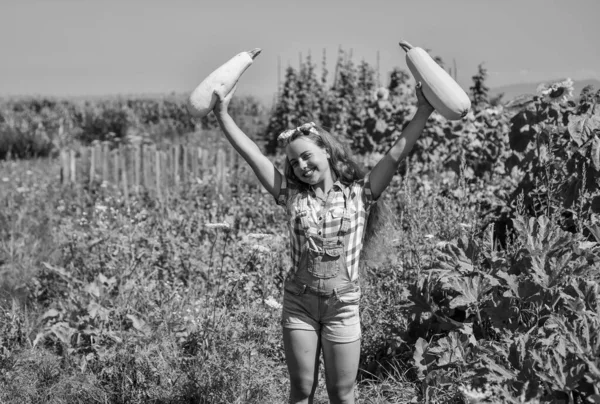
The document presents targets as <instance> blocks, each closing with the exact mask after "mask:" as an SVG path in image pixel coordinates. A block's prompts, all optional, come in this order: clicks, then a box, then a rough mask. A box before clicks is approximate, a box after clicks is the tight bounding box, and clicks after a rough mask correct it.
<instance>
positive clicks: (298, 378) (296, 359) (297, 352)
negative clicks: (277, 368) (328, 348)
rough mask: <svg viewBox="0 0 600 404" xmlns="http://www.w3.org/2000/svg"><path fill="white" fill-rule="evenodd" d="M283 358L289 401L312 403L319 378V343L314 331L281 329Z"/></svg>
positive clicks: (317, 335)
mask: <svg viewBox="0 0 600 404" xmlns="http://www.w3.org/2000/svg"><path fill="white" fill-rule="evenodd" d="M283 347H284V350H285V360H286V362H287V367H288V371H289V373H290V387H291V388H290V401H289V402H290V403H293V404H295V403H309V404H310V403H312V402H313V398H314V396H315V390H316V389H317V384H318V380H319V377H318V376H319V355H320V351H321V344H320V341H319V334H318V333H317V332H316V331H307V330H290V329H287V328H284V329H283Z"/></svg>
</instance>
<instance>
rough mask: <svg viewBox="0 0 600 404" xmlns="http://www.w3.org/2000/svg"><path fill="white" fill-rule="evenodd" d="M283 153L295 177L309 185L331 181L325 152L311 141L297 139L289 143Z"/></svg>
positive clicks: (327, 155)
mask: <svg viewBox="0 0 600 404" xmlns="http://www.w3.org/2000/svg"><path fill="white" fill-rule="evenodd" d="M285 153H286V155H287V158H288V160H289V162H290V166H291V167H292V170H293V171H294V174H295V175H296V177H297V178H298V179H299V180H301V181H302V182H305V183H307V184H310V185H318V184H320V183H322V182H324V181H331V180H332V173H331V168H330V166H329V160H328V158H329V154H328V153H327V150H325V149H323V148H321V147H319V146H317V145H316V144H315V143H314V142H313V141H311V140H309V139H307V138H303V137H298V138H297V139H295V140H293V141H292V142H290V143H289V144H288V145H287V146H286V148H285Z"/></svg>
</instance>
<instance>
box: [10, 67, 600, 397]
mask: <svg viewBox="0 0 600 404" xmlns="http://www.w3.org/2000/svg"><path fill="white" fill-rule="evenodd" d="M308 66H310V64H308ZM342 67H344V66H342ZM367 67H368V66H367ZM367 67H365V66H363V67H362V69H363V70H361V68H360V67H359V68H358V70H356V71H358V72H359V73H360V72H361V71H364V70H365V69H366V68H367ZM346 68H348V66H346ZM366 71H368V69H366ZM303 72H304V73H303ZM291 73H293V72H290V71H288V75H287V76H286V86H285V88H284V92H283V94H282V96H281V97H282V98H283V99H285V97H286V94H288V95H289V93H286V92H285V91H288V92H289V91H295V92H296V98H295V99H296V100H298V99H299V100H302V99H303V94H304V95H305V94H306V91H307V90H306V88H299V87H298V86H297V85H296V87H294V82H293V80H295V79H296V78H295V76H294V77H290V75H291ZM302 74H308V75H309V76H310V75H311V74H313V73H310V72H307V71H306V69H305V70H303V71H300V72H299V73H298V75H297V76H298V77H300V79H301V80H300V81H298V82H304V83H307V82H309V81H307V80H304V79H302ZM355 76H356V77H358V78H360V77H362V76H361V75H360V74H357V75H355ZM341 77H344V76H343V75H342V76H341ZM356 77H355V78H356ZM402 81H403V80H401V82H402ZM392 83H393V80H392ZM296 84H297V82H296ZM336 85H337V87H335V86H334V87H332V89H330V90H328V91H326V92H324V93H323V94H324V95H323V99H324V100H328V101H327V103H325V104H323V103H322V102H320V101H319V100H313V101H310V100H307V99H304V101H305V102H304V103H301V105H302V106H304V107H306V110H303V109H302V108H303V107H302V108H301V107H298V106H297V107H295V108H291V109H289V110H287V111H286V110H285V108H287V107H285V103H284V102H280V103H279V104H278V106H277V107H276V108H274V110H273V111H270V112H268V113H269V114H271V115H269V116H268V123H267V119H262V118H261V116H264V114H266V113H267V112H265V111H259V110H257V109H256V108H255V107H253V104H252V102H251V101H249V102H248V103H246V104H243V103H239V104H238V109H237V110H236V113H237V114H238V117H239V118H240V120H241V121H242V124H243V127H244V129H245V130H247V131H248V133H250V134H251V136H252V137H253V138H255V139H257V141H260V142H261V144H262V145H263V146H264V147H265V148H266V149H268V148H269V142H270V141H271V140H272V135H270V133H272V132H276V131H277V130H278V125H279V126H281V125H282V123H281V122H283V118H282V117H283V116H287V117H288V118H289V116H290V114H292V110H293V111H294V112H293V113H294V114H295V116H294V119H298V120H306V119H307V118H308V119H311V118H313V119H319V120H320V121H322V122H326V123H327V126H328V127H332V128H336V131H338V132H339V133H341V134H343V135H346V137H347V139H348V141H349V142H350V143H351V145H352V146H353V148H354V150H355V151H356V153H357V156H358V158H359V159H360V161H361V162H362V163H363V164H364V166H365V167H366V168H369V167H371V166H372V165H373V163H374V162H375V161H377V159H378V158H379V157H381V153H382V152H383V151H384V150H385V147H386V145H389V144H390V142H392V141H393V140H394V139H395V138H396V137H397V136H398V134H399V132H400V130H401V127H402V125H404V124H405V123H406V121H407V119H409V117H410V114H411V112H414V109H411V108H412V107H411V104H412V103H413V101H414V98H411V96H410V94H411V93H412V89H411V88H410V84H406V83H403V82H402V83H401V85H397V86H390V88H389V96H388V94H386V95H385V97H384V96H383V95H382V93H381V92H378V96H376V97H375V98H372V97H371V96H370V95H369V96H367V95H365V94H371V93H369V92H368V91H366V90H365V92H364V93H357V94H354V95H352V97H357V98H356V100H359V101H360V103H358V102H356V103H353V102H350V101H348V99H349V96H348V93H344V97H343V98H342V97H337V96H336V95H339V94H340V92H341V90H340V88H341V86H343V85H344V83H342V84H340V83H339V82H338V83H337V84H336ZM564 85H565V84H564V83H558V84H557V85H555V86H554V87H548V88H546V89H542V90H541V93H540V94H539V95H538V96H536V97H532V98H529V99H521V100H519V101H518V102H513V103H510V104H504V105H499V104H492V103H490V102H489V101H488V100H487V99H486V98H485V92H484V91H480V92H477V91H475V92H476V94H478V96H479V97H480V98H478V99H476V101H477V102H474V105H473V111H471V113H469V115H468V116H467V117H465V118H464V119H463V120H462V121H454V122H449V121H445V120H444V119H443V118H441V117H439V116H438V115H434V116H432V118H431V119H430V122H429V123H428V125H427V128H426V130H425V133H424V135H423V136H422V138H421V139H420V141H419V144H418V145H417V146H416V147H415V149H414V151H413V153H412V154H411V156H410V158H409V159H408V160H407V161H406V164H404V165H403V166H402V167H401V169H400V170H399V171H398V174H397V175H396V177H395V179H394V182H393V183H392V185H391V186H390V188H389V189H388V190H387V191H386V193H385V194H384V196H383V197H382V200H381V202H382V203H385V204H386V205H387V207H389V209H390V210H391V212H392V213H393V214H394V218H395V219H394V221H393V222H391V223H390V225H389V226H388V227H387V228H385V229H383V230H382V232H383V234H382V236H383V237H382V239H381V240H382V242H381V250H380V253H379V254H376V256H374V257H370V259H369V260H367V261H365V262H364V264H363V266H362V268H361V274H362V281H361V282H362V286H363V290H364V296H363V298H362V301H361V319H362V325H363V341H362V353H361V361H360V371H359V377H358V380H357V389H356V396H357V402H359V403H406V402H415V403H441V402H443V403H452V402H454V403H500V402H501V403H504V402H506V403H599V402H600V391H599V388H598V386H599V385H600V359H599V358H600V302H599V300H600V286H599V280H600V271H599V270H600V247H599V243H600V217H599V216H598V215H599V214H600V191H599V187H600V183H599V181H598V178H600V176H599V173H600V111H598V109H599V108H598V107H597V106H596V103H597V101H598V98H599V96H598V94H594V93H593V92H592V91H591V89H588V90H587V92H585V93H583V94H581V95H580V98H579V99H578V100H577V102H575V101H573V100H572V99H570V98H569V97H564V98H563V96H562V92H561V93H560V94H559V90H561V89H562V87H561V86H564ZM369 86H371V87H369ZM372 86H373V84H372V83H371V84H368V85H367V84H365V87H364V88H363V90H364V89H365V88H371V89H372ZM350 87H353V88H356V89H359V90H360V89H361V88H362V87H361V86H360V85H352V86H350ZM286 89H287V90H286ZM309 92H310V93H315V91H314V89H313V90H310V91H309ZM361 97H362V98H361ZM323 99H322V100H323ZM322 100H321V101H322ZM344 100H345V101H344ZM308 101H310V102H313V104H312V106H311V104H310V102H308ZM345 102H348V104H345ZM29 105H31V104H29ZM111 105H112V106H111ZM114 105H115V104H108V106H107V105H102V106H99V107H97V108H98V109H96V110H95V112H93V113H92V112H90V111H89V110H86V109H83V110H78V109H75V111H84V113H79V115H78V113H73V112H69V113H68V114H66V115H64V116H67V117H68V118H69V119H68V120H65V119H64V116H63V120H60V119H58V118H57V116H58V115H60V114H63V113H64V111H65V110H64V109H61V108H62V107H60V105H59V106H57V105H56V104H51V105H50V106H46V109H44V108H41V109H40V110H39V111H37V112H36V113H34V112H31V111H32V109H31V108H30V109H29V110H27V108H29V107H27V108H25V107H23V109H25V110H27V111H29V112H27V111H26V113H23V109H21V110H17V109H15V108H14V107H12V106H11V107H5V109H4V115H3V119H2V120H1V121H0V124H2V130H3V132H2V136H3V141H4V142H3V148H2V150H3V151H4V153H3V154H2V156H3V157H4V158H5V159H4V160H3V161H0V207H1V208H0V288H1V289H0V292H1V293H2V295H1V299H0V310H1V312H0V370H1V371H0V402H2V403H78V402H81V403H94V402H98V403H108V402H110V403H191V402H194V403H279V402H285V401H286V399H287V392H288V386H289V382H288V380H287V370H286V367H285V362H284V358H283V348H282V338H281V330H280V326H279V316H280V311H281V306H280V303H281V301H282V282H283V279H284V276H285V274H286V272H287V270H288V268H289V258H288V256H287V234H286V227H285V218H284V215H283V213H284V212H283V210H282V209H281V208H279V207H277V206H276V205H275V204H274V201H273V200H272V198H271V197H270V196H268V195H267V194H265V193H263V192H260V190H258V188H257V187H256V183H255V182H252V181H250V180H248V182H247V183H244V182H243V181H242V182H240V181H238V182H237V185H236V187H234V188H231V189H229V190H228V191H227V193H226V194H224V193H223V192H222V191H220V189H221V188H220V187H219V186H217V185H218V184H216V183H215V182H214V181H212V180H211V178H210V176H207V177H206V178H203V179H202V180H200V179H192V180H190V181H185V182H182V183H180V184H179V186H178V187H176V188H174V189H172V190H171V191H170V192H169V193H168V195H166V196H165V197H164V198H162V199H160V200H159V199H157V198H155V197H153V195H152V193H150V192H144V191H143V190H142V191H141V192H136V193H131V194H129V195H128V197H127V198H125V197H124V194H123V192H122V191H121V190H119V189H118V188H117V187H115V186H114V184H111V183H110V182H103V181H95V180H94V179H93V178H92V179H91V180H90V179H88V180H86V181H82V182H80V183H77V182H76V183H63V182H61V173H60V167H61V164H60V161H59V159H58V158H57V153H56V150H61V149H62V148H64V147H70V148H72V149H73V150H81V149H82V148H85V147H87V145H88V144H89V143H90V142H91V141H92V140H102V141H110V142H111V144H112V145H116V144H123V143H134V142H136V141H141V142H143V143H147V144H150V143H152V144H155V145H158V146H161V142H166V140H165V139H167V140H168V141H169V142H180V143H183V142H185V144H193V145H198V144H202V145H203V146H204V147H206V143H207V142H208V141H210V143H211V144H213V145H214V147H215V149H216V148H218V147H222V146H223V144H222V141H220V140H219V135H218V131H216V130H215V129H214V125H213V124H214V123H211V122H210V121H204V122H201V123H196V126H195V127H190V126H188V125H189V122H188V123H186V124H185V125H184V124H177V123H178V122H182V120H181V119H177V118H175V117H174V114H173V112H172V111H174V110H178V109H177V105H178V104H177V103H175V102H173V104H169V103H167V102H166V101H162V103H159V104H158V105H162V106H163V109H162V110H159V112H158V113H157V116H158V118H157V119H156V120H155V121H153V122H154V123H152V122H150V120H144V119H145V118H144V119H142V118H140V116H142V117H147V116H148V114H147V113H146V115H143V114H140V113H139V111H140V109H139V108H138V109H136V108H137V107H136V105H135V104H134V103H133V104H130V105H129V106H128V107H127V108H126V107H124V106H123V105H124V104H123V103H120V104H116V105H118V107H117V108H113V106H114ZM138 105H139V104H138ZM153 105H154V104H152V103H145V104H144V111H146V112H147V111H148V110H151V109H152V108H153ZM316 105H320V107H319V108H316V107H315V106H316ZM324 105H325V106H324ZM355 105H358V106H359V107H360V106H361V105H362V107H360V108H359V107H357V108H356V109H353V108H354V106H355ZM174 106H175V107H174ZM288 107H289V105H288ZM313 107H315V108H313ZM111 108H112V109H111ZM310 110H318V111H319V114H320V115H319V116H308V115H306V114H308V112H306V111H310ZM56 111H59V112H58V113H57V112H56ZM111 111H113V112H112V113H111ZM114 111H119V112H120V113H123V114H121V115H118V114H116V112H114ZM132 111H134V112H135V111H138V113H133V112H132ZM165 111H167V112H165ZM44 114H45V115H44ZM86 114H88V115H86ZM94 114H95V115H94ZM127 114H132V115H127ZM285 114H287V115H285ZM165 115H168V116H169V117H170V118H169V120H168V121H167V120H165V119H163V118H164V116H165ZM86 116H87V118H85V117H86ZM115 116H117V118H114V117H115ZM131 116H134V117H135V122H136V124H137V125H142V124H144V125H145V126H143V130H141V129H140V130H137V131H136V128H138V129H139V128H141V127H142V126H135V125H131V122H132V119H133V118H131ZM32 117H34V118H32ZM99 117H103V118H102V119H100V118H99ZM161 117H162V118H161ZM8 118H10V119H8ZM109 118H110V119H113V118H114V119H113V120H112V121H111V120H110V119H109ZM35 119H38V120H37V121H36V120H35ZM357 119H358V120H359V121H358V122H357ZM19 120H21V121H19ZM28 120H29V121H28ZM116 121H118V122H121V123H123V122H125V123H127V125H125V126H126V127H125V129H123V131H122V132H120V133H119V131H118V130H113V131H110V133H112V135H111V136H107V137H105V138H102V139H97V138H96V139H92V138H88V137H89V136H91V135H90V133H91V132H92V129H93V128H95V127H97V126H98V125H97V124H98V123H100V122H104V123H106V122H116ZM142 121H143V122H142ZM19 122H21V123H19ZM23 122H29V123H28V124H27V125H28V126H27V125H25V124H24V123H23ZM31 122H37V123H39V122H42V126H41V129H40V126H37V128H36V126H35V125H32V124H31ZM165 122H170V123H169V125H168V127H166V126H165ZM291 122H294V121H293V120H291ZM84 124H85V125H87V126H85V125H84ZM177 125H180V126H177ZM82 127H85V128H87V129H81V128H82ZM31 128H34V129H31ZM64 128H70V129H67V130H66V132H68V133H65V129H64ZM166 129H168V131H167V132H168V133H169V135H168V136H166V135H165V136H164V137H160V133H161V131H165V130H166ZM98 130H99V133H105V132H107V129H106V127H102V128H100V129H98ZM180 130H181V133H180V132H178V131H180ZM40 131H46V132H45V133H44V135H45V136H46V138H44V137H43V136H42V135H40V133H39V132H40ZM264 133H267V135H264ZM15 134H21V135H24V134H28V135H29V136H30V139H47V140H44V141H36V142H33V141H32V142H31V144H32V145H36V147H37V148H35V147H33V146H31V145H30V146H27V147H26V146H23V145H22V144H21V143H18V142H17V141H15V139H17V138H19V137H18V136H16V135H15ZM86 136H88V137H86ZM115 138H116V139H115ZM140 138H141V140H140ZM11 142H12V143H11ZM44 142H45V143H44ZM10 144H12V147H11V146H10ZM7 145H8V146H7ZM34 151H35V152H34ZM15 157H19V158H15ZM273 159H274V162H275V163H276V165H279V164H280V163H281V161H282V158H281V154H280V153H277V152H275V153H274V154H273ZM245 169H247V167H246V168H245ZM220 177H221V178H223V175H221V176H220ZM224 178H225V180H226V179H227V178H228V177H226V176H225V177H224ZM244 178H247V177H244ZM317 396H318V397H317V399H316V402H319V403H325V402H327V398H326V391H325V387H324V375H323V374H322V372H321V375H320V387H319V390H318V392H317Z"/></svg>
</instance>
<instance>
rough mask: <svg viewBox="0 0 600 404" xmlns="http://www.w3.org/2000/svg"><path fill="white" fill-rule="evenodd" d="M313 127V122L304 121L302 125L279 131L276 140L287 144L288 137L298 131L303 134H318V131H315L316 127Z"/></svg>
mask: <svg viewBox="0 0 600 404" xmlns="http://www.w3.org/2000/svg"><path fill="white" fill-rule="evenodd" d="M315 127H316V125H315V123H314V122H309V123H305V124H303V125H300V126H298V127H297V128H296V129H288V130H286V131H283V132H281V134H280V135H279V136H277V142H278V143H279V144H281V145H287V144H288V142H289V139H290V138H291V137H292V135H293V134H295V133H296V132H299V133H301V134H303V135H308V134H309V133H312V134H314V135H318V134H319V132H317V129H315Z"/></svg>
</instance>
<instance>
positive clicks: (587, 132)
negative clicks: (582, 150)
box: [567, 115, 600, 147]
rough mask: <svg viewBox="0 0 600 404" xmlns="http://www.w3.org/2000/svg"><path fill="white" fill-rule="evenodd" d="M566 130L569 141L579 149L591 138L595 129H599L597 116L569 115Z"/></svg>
mask: <svg viewBox="0 0 600 404" xmlns="http://www.w3.org/2000/svg"><path fill="white" fill-rule="evenodd" d="M567 128H568V129H569V134H570V135H571V139H573V141H574V142H575V143H577V146H579V147H581V146H582V145H583V144H584V143H585V142H587V141H588V139H590V137H591V136H593V132H594V131H595V130H596V129H600V117H599V116H598V115H569V123H568V125H567Z"/></svg>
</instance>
